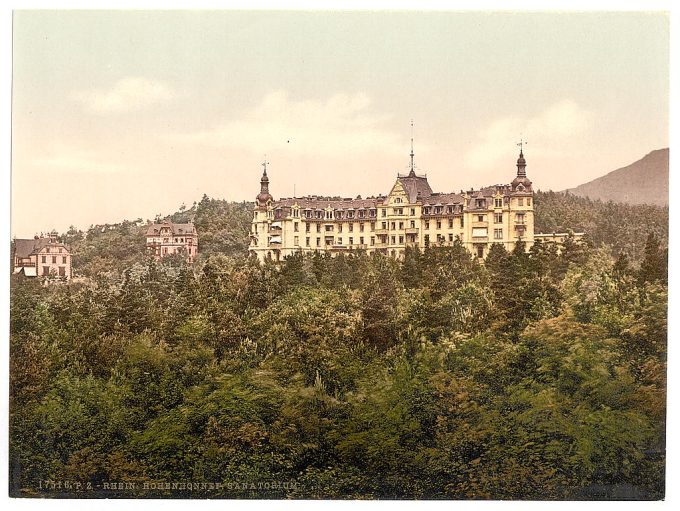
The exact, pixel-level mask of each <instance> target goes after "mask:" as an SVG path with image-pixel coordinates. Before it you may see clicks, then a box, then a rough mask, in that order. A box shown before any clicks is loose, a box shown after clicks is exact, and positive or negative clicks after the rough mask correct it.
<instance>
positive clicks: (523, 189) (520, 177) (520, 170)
mask: <svg viewBox="0 0 680 511" xmlns="http://www.w3.org/2000/svg"><path fill="white" fill-rule="evenodd" d="M525 144H526V141H524V140H521V139H520V141H519V143H518V144H517V145H518V146H519V158H517V176H516V177H515V179H513V180H512V183H511V186H512V191H513V192H518V193H531V192H532V189H531V181H530V180H529V178H528V177H527V161H526V160H525V159H524V145H525Z"/></svg>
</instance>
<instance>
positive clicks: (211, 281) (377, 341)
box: [10, 193, 668, 499]
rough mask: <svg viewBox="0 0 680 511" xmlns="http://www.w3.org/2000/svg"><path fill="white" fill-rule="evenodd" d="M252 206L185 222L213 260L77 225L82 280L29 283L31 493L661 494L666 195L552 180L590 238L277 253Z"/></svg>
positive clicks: (540, 200)
mask: <svg viewBox="0 0 680 511" xmlns="http://www.w3.org/2000/svg"><path fill="white" fill-rule="evenodd" d="M251 207H252V206H250V205H248V204H233V203H226V202H224V201H217V200H213V199H209V198H207V197H204V199H203V200H202V201H201V202H199V203H198V204H196V205H194V206H193V207H192V208H191V209H188V210H183V211H179V212H177V213H176V214H175V215H173V217H172V219H173V220H175V221H180V220H181V221H186V220H187V219H189V218H191V219H193V221H194V223H195V224H196V226H197V229H198V231H199V236H200V238H199V243H200V246H201V255H200V258H199V260H198V261H197V262H196V263H195V264H194V265H193V266H187V265H186V264H185V263H184V262H183V261H181V260H179V259H173V258H166V259H164V260H162V261H160V262H154V261H152V260H149V259H146V258H145V257H144V255H143V236H141V233H143V232H144V230H145V228H144V226H143V225H142V223H141V222H140V221H138V222H125V223H123V224H117V225H114V226H109V227H106V228H102V227H103V226H94V227H92V228H91V229H89V230H88V231H87V232H78V231H76V230H75V229H73V230H72V231H70V232H69V233H68V234H67V235H65V241H67V242H68V243H71V245H72V247H73V251H74V253H75V255H74V265H75V266H76V272H77V273H78V274H79V275H80V276H81V277H83V278H81V279H76V281H74V282H72V283H71V284H69V285H56V286H42V285H41V284H40V282H39V281H37V280H26V279H24V280H12V289H11V316H10V328H11V332H10V342H11V346H10V349H11V368H10V371H11V381H10V393H11V396H10V465H11V466H10V482H11V488H10V490H11V493H12V494H13V495H15V496H18V495H25V496H57V495H62V496H64V495H67V496H93V493H92V492H95V493H94V495H98V496H106V497H176V498H191V497H217V498H218V497H223V498H338V499H340V498H384V499H387V498H408V499H423V498H429V499H443V498H446V499H611V498H617V499H660V498H663V495H664V467H665V407H666V405H665V402H666V401H665V396H666V393H665V389H666V383H665V377H666V324H667V323H666V322H667V295H668V288H667V251H666V248H665V245H666V240H667V235H668V227H667V215H668V212H667V208H658V207H657V208H655V207H646V206H644V207H643V206H622V205H618V204H611V203H609V204H607V203H601V202H593V201H590V200H589V199H581V198H577V197H573V196H569V195H562V194H554V193H545V194H543V193H539V194H537V195H536V217H537V218H536V225H537V230H538V227H539V226H540V230H543V231H544V232H552V231H562V230H564V229H566V228H571V229H573V230H575V231H578V230H582V229H584V230H586V231H587V232H588V240H587V241H586V243H584V244H579V243H576V242H574V241H573V240H572V239H569V240H568V241H567V242H566V243H565V246H564V247H562V250H561V251H559V252H558V251H557V250H556V248H555V247H554V246H550V245H542V244H537V245H535V246H534V247H532V248H531V250H530V251H529V252H528V253H526V252H525V251H524V250H523V247H521V245H520V246H519V248H518V249H517V250H515V251H513V252H512V253H508V252H506V251H505V250H504V249H503V248H502V247H500V246H498V245H496V246H494V247H493V248H492V250H491V251H490V254H489V256H488V258H487V259H486V261H485V262H484V264H480V263H479V261H477V260H476V259H475V258H473V257H472V256H471V255H470V254H469V253H468V252H467V250H465V249H464V248H463V247H462V245H460V244H454V246H452V247H431V248H428V249H427V250H426V251H425V252H419V251H409V252H407V254H406V257H405V259H404V260H403V261H395V260H392V259H389V258H386V257H383V256H380V255H375V256H370V257H369V256H366V255H365V254H362V253H357V254H355V255H350V256H339V257H336V258H330V257H327V256H324V255H321V254H314V255H306V256H302V255H299V256H293V257H290V258H288V259H287V260H286V261H285V262H283V263H282V264H281V265H278V266H277V265H274V264H273V263H265V264H259V263H257V262H256V261H254V260H253V259H251V258H248V257H247V254H246V250H247V243H248V227H249V225H250V219H251V209H250V208H251ZM633 224H634V225H633ZM631 231H632V232H631ZM140 240H142V241H140ZM41 481H43V482H44V481H71V482H81V483H83V486H82V487H74V486H71V487H70V488H64V487H62V488H49V487H48V488H47V489H45V488H44V487H42V486H41V483H40V482H41ZM111 481H117V482H120V481H125V482H127V483H129V487H127V488H125V489H119V488H114V489H111V488H110V485H109V486H107V487H105V484H106V483H110V482H111ZM86 482H88V483H89V484H90V485H91V488H88V487H87V486H86V484H85V483H86ZM172 482H182V483H211V484H213V486H212V487H210V486H209V485H206V486H201V485H200V484H199V485H197V486H196V487H194V486H193V485H192V486H191V488H192V489H190V490H187V489H186V488H184V489H180V488H175V489H173V487H172V485H171V483H172ZM161 483H162V484H161ZM165 483H170V486H168V487H167V488H166V487H165ZM214 483H218V484H214ZM264 483H267V484H264ZM105 488H106V489H105Z"/></svg>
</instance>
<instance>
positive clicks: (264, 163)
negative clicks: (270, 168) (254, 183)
mask: <svg viewBox="0 0 680 511" xmlns="http://www.w3.org/2000/svg"><path fill="white" fill-rule="evenodd" d="M268 164H269V162H268V161H267V155H266V154H265V155H264V161H263V162H262V166H263V167H264V173H265V174H266V173H267V165H268Z"/></svg>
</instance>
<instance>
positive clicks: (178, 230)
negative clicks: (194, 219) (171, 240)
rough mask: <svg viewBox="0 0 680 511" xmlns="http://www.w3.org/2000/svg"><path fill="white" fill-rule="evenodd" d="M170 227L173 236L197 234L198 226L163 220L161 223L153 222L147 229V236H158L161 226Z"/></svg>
mask: <svg viewBox="0 0 680 511" xmlns="http://www.w3.org/2000/svg"><path fill="white" fill-rule="evenodd" d="M163 227H169V228H170V233H171V235H172V236H186V235H192V234H196V227H195V226H194V224H175V223H172V222H163V223H160V224H151V225H150V226H149V228H148V229H147V230H146V235H147V236H158V235H159V234H160V232H161V228H163Z"/></svg>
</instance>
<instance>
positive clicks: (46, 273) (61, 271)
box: [42, 261, 66, 277]
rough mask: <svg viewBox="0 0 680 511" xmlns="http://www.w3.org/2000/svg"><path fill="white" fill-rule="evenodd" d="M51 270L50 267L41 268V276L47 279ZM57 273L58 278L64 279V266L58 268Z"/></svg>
mask: <svg viewBox="0 0 680 511" xmlns="http://www.w3.org/2000/svg"><path fill="white" fill-rule="evenodd" d="M43 262H45V261H43ZM51 270H52V267H51V266H43V268H42V274H43V276H44V277H49V275H50V273H51ZM57 273H58V275H59V276H60V277H65V276H66V266H59V270H58V272H57Z"/></svg>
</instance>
